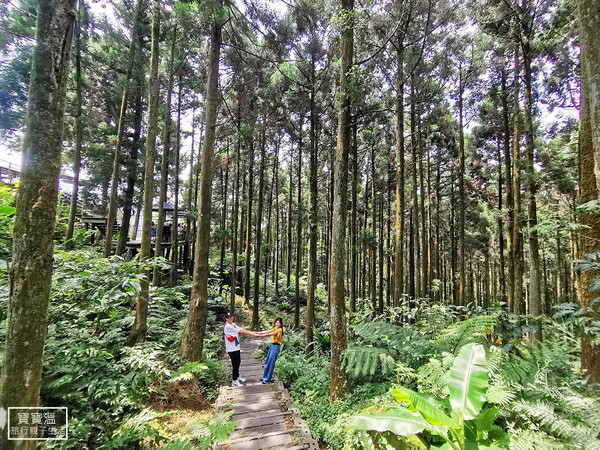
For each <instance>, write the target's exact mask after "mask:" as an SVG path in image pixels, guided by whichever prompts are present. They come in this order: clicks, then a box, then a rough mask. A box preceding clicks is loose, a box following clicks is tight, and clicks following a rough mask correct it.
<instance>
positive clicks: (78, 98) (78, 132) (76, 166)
mask: <svg viewBox="0 0 600 450" xmlns="http://www.w3.org/2000/svg"><path fill="white" fill-rule="evenodd" d="M83 14H84V2H83V1H79V3H78V13H77V20H76V27H75V149H74V155H73V188H72V190H71V205H70V207H69V223H68V225H67V234H66V236H65V248H66V249H67V250H71V249H73V247H74V242H73V234H74V232H75V216H76V214H77V200H78V195H79V171H80V170H81V141H82V135H83V117H82V110H83V108H82V104H83V100H82V95H81V91H82V89H83V88H82V84H83V83H82V81H81V21H82V17H83Z"/></svg>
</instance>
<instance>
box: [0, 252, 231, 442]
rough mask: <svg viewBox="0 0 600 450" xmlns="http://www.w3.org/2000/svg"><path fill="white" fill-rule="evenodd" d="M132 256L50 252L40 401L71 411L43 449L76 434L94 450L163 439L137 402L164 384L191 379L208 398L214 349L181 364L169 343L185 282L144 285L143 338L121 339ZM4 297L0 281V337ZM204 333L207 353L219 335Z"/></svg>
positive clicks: (217, 367)
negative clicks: (65, 429) (59, 435)
mask: <svg viewBox="0 0 600 450" xmlns="http://www.w3.org/2000/svg"><path fill="white" fill-rule="evenodd" d="M151 263H153V262H152V261H151ZM158 263H159V264H160V263H161V262H160V261H158ZM138 264H139V263H138V261H136V260H133V261H125V260H123V259H122V258H119V257H111V258H108V259H107V258H103V257H101V256H100V255H98V254H96V253H94V252H92V251H90V250H80V251H72V252H57V253H56V254H55V271H54V281H53V286H52V291H51V302H50V307H49V321H50V325H49V328H48V338H47V343H46V348H45V352H44V357H45V361H44V373H43V384H42V391H41V398H42V402H43V404H46V405H57V406H67V407H68V408H69V413H70V416H71V417H72V419H71V420H70V424H69V425H70V427H69V428H70V429H69V440H68V441H67V442H62V441H61V442H58V441H56V442H54V443H52V444H51V447H52V448H65V449H66V448H79V447H80V444H81V443H82V442H87V443H88V445H90V446H93V447H94V448H106V449H109V448H115V449H116V448H136V447H138V445H139V442H140V441H141V440H144V441H145V442H152V443H153V445H162V444H163V443H164V440H165V439H164V437H163V436H161V435H160V432H159V430H158V429H156V428H155V427H154V426H153V425H152V423H151V421H152V420H153V419H154V418H157V417H160V415H159V414H158V413H153V412H149V411H147V410H145V408H144V404H145V403H146V402H147V401H148V400H149V399H151V398H161V397H164V396H165V395H166V394H167V391H168V389H167V388H168V386H169V385H170V384H172V383H174V382H176V381H183V380H189V379H192V378H196V379H197V380H198V386H199V389H200V392H201V393H202V394H203V395H204V396H205V397H206V398H214V396H215V395H216V392H217V391H218V387H219V386H220V385H221V383H222V380H223V379H224V377H225V372H226V370H225V367H224V365H223V363H222V362H221V361H220V360H218V359H217V358H214V356H211V357H210V359H207V360H205V361H201V362H192V363H185V364H184V363H183V362H182V361H180V360H179V357H178V356H177V353H176V351H174V349H176V348H177V347H178V345H179V339H180V334H181V330H182V328H183V323H184V321H185V319H186V315H187V310H186V303H187V299H188V298H189V297H188V296H189V292H190V290H191V287H190V285H189V281H188V282H184V283H183V284H182V285H180V286H176V287H172V288H158V289H156V290H152V291H151V301H150V303H149V310H148V326H149V328H148V333H147V337H146V341H145V342H143V343H141V344H138V345H136V346H134V347H127V346H125V345H124V344H125V342H126V338H127V335H128V333H129V330H130V329H131V325H132V322H133V314H132V308H133V306H134V300H135V297H136V295H137V293H138V291H139V282H140V280H141V276H140V274H139V266H138ZM7 299H8V286H6V285H5V284H2V285H1V286H0V318H2V320H1V321H0V332H1V334H0V338H1V339H2V340H3V339H4V333H5V327H6V319H5V318H6V304H7ZM219 302H220V300H219V301H217V302H216V303H215V304H217V303H219ZM213 314H215V313H214V311H213ZM211 325H212V324H210V323H209V327H210V326H211ZM221 325H222V321H219V328H220V327H221ZM207 331H208V333H207V343H205V347H206V348H207V351H206V352H205V354H207V355H216V353H217V350H218V348H220V346H221V345H222V342H221V341H222V335H221V333H220V330H219V332H214V331H212V330H211V329H210V328H209V329H208V330H207ZM225 425H227V427H226V426H225ZM230 427H231V425H229V424H225V423H224V422H217V421H216V422H215V423H213V424H208V425H206V426H205V428H206V431H205V432H204V435H203V437H202V438H201V439H200V438H198V440H197V441H194V446H196V447H197V446H198V445H199V442H201V441H202V440H205V441H207V442H208V440H210V442H212V440H213V438H214V436H222V435H223V433H224V432H225V431H224V430H226V429H229V428H230ZM48 445H50V444H48ZM205 448H208V445H207V446H206V447H205Z"/></svg>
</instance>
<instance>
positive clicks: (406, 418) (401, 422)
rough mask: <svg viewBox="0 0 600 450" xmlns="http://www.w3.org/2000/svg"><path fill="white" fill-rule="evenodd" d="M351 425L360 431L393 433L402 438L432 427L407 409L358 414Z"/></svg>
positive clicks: (419, 415)
mask: <svg viewBox="0 0 600 450" xmlns="http://www.w3.org/2000/svg"><path fill="white" fill-rule="evenodd" d="M350 423H351V424H352V425H354V426H355V427H356V428H358V429H359V430H367V431H368V430H373V431H379V432H383V431H391V432H392V433H395V434H398V435H400V436H410V435H412V434H417V433H420V432H421V431H423V430H424V429H425V428H429V427H431V425H430V424H429V423H428V422H427V421H426V420H425V419H423V417H422V416H421V414H419V413H413V412H410V411H409V410H407V409H405V408H393V409H389V410H387V411H384V412H379V413H373V414H369V413H363V414H357V415H355V416H353V417H352V418H351V419H350Z"/></svg>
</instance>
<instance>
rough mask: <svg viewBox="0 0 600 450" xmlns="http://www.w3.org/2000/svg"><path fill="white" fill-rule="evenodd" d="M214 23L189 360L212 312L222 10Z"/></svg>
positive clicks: (187, 333) (185, 342) (186, 339)
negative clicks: (212, 232)
mask: <svg viewBox="0 0 600 450" xmlns="http://www.w3.org/2000/svg"><path fill="white" fill-rule="evenodd" d="M222 5H223V2H222V0H215V1H214V2H213V3H212V6H213V7H214V8H215V10H216V11H219V10H220V8H221V7H222ZM214 17H215V18H214V19H213V20H214V21H213V23H212V24H211V36H210V56H209V63H208V68H209V72H208V80H207V82H206V119H205V123H206V129H205V136H204V148H203V150H202V169H201V173H200V178H201V184H200V191H199V193H198V204H199V205H198V230H197V233H196V241H197V245H196V252H195V254H194V282H193V284H192V296H191V298H190V309H189V313H188V319H187V322H186V324H185V329H184V331H183V336H182V338H181V346H180V347H179V353H180V355H181V356H182V357H183V358H184V359H186V360H188V361H199V360H200V359H201V358H202V348H203V344H204V331H205V329H206V317H207V314H208V275H209V271H210V270H209V266H208V253H209V250H210V212H211V200H212V181H213V159H214V147H215V129H216V122H217V109H218V105H219V57H220V55H221V39H222V38H221V35H222V28H223V25H222V23H220V21H219V18H218V14H216V12H215V13H214Z"/></svg>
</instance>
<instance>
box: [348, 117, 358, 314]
mask: <svg viewBox="0 0 600 450" xmlns="http://www.w3.org/2000/svg"><path fill="white" fill-rule="evenodd" d="M356 135H357V125H356V123H355V124H353V125H352V136H353V139H352V144H351V149H350V151H351V152H352V159H351V161H352V186H351V189H352V210H351V212H350V217H351V219H350V233H351V235H350V249H351V251H352V254H351V263H350V311H351V312H356V282H357V278H358V275H357V273H356V269H357V264H358V244H357V233H358V220H357V214H358V205H357V201H358V148H357V145H356Z"/></svg>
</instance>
